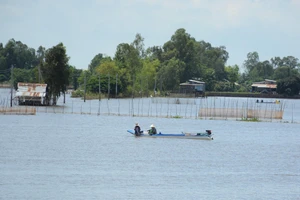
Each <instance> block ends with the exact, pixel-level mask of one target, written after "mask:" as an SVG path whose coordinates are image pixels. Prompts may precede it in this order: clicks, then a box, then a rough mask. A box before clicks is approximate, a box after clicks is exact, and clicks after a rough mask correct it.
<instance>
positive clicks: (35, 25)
mask: <svg viewBox="0 0 300 200" xmlns="http://www.w3.org/2000/svg"><path fill="white" fill-rule="evenodd" d="M299 21H300V0H86V1H83V0H26V1H24V0H0V43H3V44H4V45H5V44H6V43H7V42H8V41H9V40H10V39H12V38H13V39H15V40H16V41H21V42H22V43H24V44H26V45H27V46H28V47H31V48H34V49H36V50H37V49H38V47H39V46H43V47H45V48H51V47H53V46H55V45H57V44H58V43H60V42H62V43H63V44H64V46H65V47H66V49H67V55H68V56H69V57H70V60H69V64H71V65H73V66H75V67H76V68H77V69H87V68H88V65H89V64H90V62H91V60H92V59H93V58H94V56H95V55H97V54H99V53H102V54H104V55H106V56H111V57H114V54H115V52H116V48H117V46H118V45H119V44H121V43H131V42H133V40H134V38H135V35H136V34H137V33H139V34H141V36H142V37H143V38H144V44H145V48H148V47H152V46H163V45H164V43H166V42H167V41H169V40H170V39H171V37H172V35H173V34H174V33H175V31H176V30H177V29H179V28H184V29H185V30H186V32H187V33H188V34H190V35H191V36H192V37H194V38H195V39H196V40H197V41H202V40H204V41H205V42H209V43H211V45H212V46H214V47H219V46H225V47H226V50H227V52H228V53H229V59H228V61H227V63H226V65H231V66H232V65H235V64H236V65H238V66H239V67H240V69H241V68H242V66H243V63H244V61H245V60H246V59H247V54H248V53H249V52H254V51H256V52H258V54H259V58H260V61H265V60H270V59H271V58H273V57H275V56H279V57H284V56H294V57H296V58H299V59H300V51H299V47H300V25H299V24H298V22H299Z"/></svg>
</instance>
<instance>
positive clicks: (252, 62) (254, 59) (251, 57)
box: [244, 52, 259, 73]
mask: <svg viewBox="0 0 300 200" xmlns="http://www.w3.org/2000/svg"><path fill="white" fill-rule="evenodd" d="M258 63H259V56H258V53H257V52H250V53H248V54H247V60H245V62H244V67H245V68H246V71H247V73H250V72H251V71H252V70H253V69H254V68H255V67H256V66H257V65H258Z"/></svg>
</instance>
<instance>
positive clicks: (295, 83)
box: [277, 75, 300, 96]
mask: <svg viewBox="0 0 300 200" xmlns="http://www.w3.org/2000/svg"><path fill="white" fill-rule="evenodd" d="M299 91H300V76H299V75H293V76H290V77H287V78H285V79H281V80H279V81H278V82H277V93H278V94H284V95H288V96H294V95H299Z"/></svg>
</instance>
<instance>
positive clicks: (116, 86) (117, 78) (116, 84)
mask: <svg viewBox="0 0 300 200" xmlns="http://www.w3.org/2000/svg"><path fill="white" fill-rule="evenodd" d="M117 95H118V74H117V75H116V98H117Z"/></svg>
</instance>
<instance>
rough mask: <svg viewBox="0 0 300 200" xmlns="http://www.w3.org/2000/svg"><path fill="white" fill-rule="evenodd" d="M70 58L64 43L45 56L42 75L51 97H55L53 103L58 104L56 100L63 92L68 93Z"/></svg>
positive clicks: (51, 49) (47, 52) (48, 51)
mask: <svg viewBox="0 0 300 200" xmlns="http://www.w3.org/2000/svg"><path fill="white" fill-rule="evenodd" d="M68 61H69V58H68V56H67V54H66V48H65V47H64V45H63V44H62V43H59V44H58V45H56V46H54V47H52V48H50V49H48V50H47V51H46V54H45V63H43V65H42V74H43V78H44V81H45V83H46V84H47V87H48V89H49V92H48V94H49V97H50V98H51V97H53V100H54V101H53V103H54V104H56V98H57V97H59V96H60V93H61V92H63V93H64V92H65V91H66V86H67V85H68V84H69V75H70V70H69V65H68Z"/></svg>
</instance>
